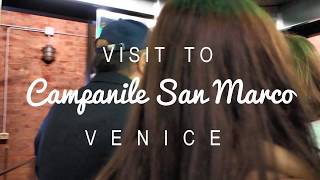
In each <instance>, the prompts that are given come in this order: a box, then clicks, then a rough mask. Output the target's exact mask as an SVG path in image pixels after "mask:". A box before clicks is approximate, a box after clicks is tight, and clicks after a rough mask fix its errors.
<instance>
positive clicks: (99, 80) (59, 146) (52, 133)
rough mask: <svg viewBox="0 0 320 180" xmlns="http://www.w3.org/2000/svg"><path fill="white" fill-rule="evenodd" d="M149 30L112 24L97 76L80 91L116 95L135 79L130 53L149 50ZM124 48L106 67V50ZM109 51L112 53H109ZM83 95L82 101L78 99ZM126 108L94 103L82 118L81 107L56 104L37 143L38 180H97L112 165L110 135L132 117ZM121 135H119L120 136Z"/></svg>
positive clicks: (100, 52)
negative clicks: (147, 48) (146, 43)
mask: <svg viewBox="0 0 320 180" xmlns="http://www.w3.org/2000/svg"><path fill="white" fill-rule="evenodd" d="M147 32H148V28H147V27H146V26H145V25H144V24H142V23H140V22H136V21H132V20H117V21H113V22H111V23H109V24H108V26H107V27H106V28H105V29H104V30H103V31H102V33H101V36H100V38H99V39H98V40H97V41H96V46H97V56H96V61H95V62H96V63H95V64H96V69H97V73H96V76H95V77H94V78H93V79H92V80H91V81H90V82H89V83H88V85H86V86H85V87H83V88H81V89H80V90H79V94H80V95H81V93H82V92H83V91H84V90H85V89H90V90H91V91H92V92H93V93H94V92H95V91H96V90H103V91H105V92H107V90H118V91H119V93H121V90H123V86H122V85H123V84H124V83H130V82H131V78H132V77H134V76H136V75H137V73H136V72H137V71H136V70H137V67H138V66H137V64H133V63H131V62H130V61H129V60H128V58H129V52H128V48H131V47H138V48H139V49H143V48H145V40H146V36H147ZM108 45H112V46H114V47H117V46H119V45H121V46H123V49H124V51H123V63H119V62H120V61H119V57H120V55H119V54H120V52H119V51H117V49H116V48H115V49H114V52H113V55H112V58H111V61H110V62H109V63H107V62H106V60H105V57H104V54H103V50H102V47H107V46H108ZM107 51H108V50H107ZM80 95H79V96H80ZM129 109H130V107H129V105H128V104H123V105H121V104H117V105H116V104H104V105H103V104H90V105H87V106H86V110H85V112H84V113H83V114H82V115H78V114H77V104H59V105H57V104H56V105H53V107H52V108H51V110H50V111H49V113H48V115H47V117H46V118H45V120H44V121H43V123H42V125H41V127H40V130H39V132H38V135H37V137H36V139H35V154H36V173H37V176H38V178H39V179H40V180H87V179H93V178H94V177H95V176H96V173H97V172H98V171H99V170H100V168H101V167H102V166H103V165H104V164H105V163H106V161H108V159H109V158H110V156H111V155H112V152H113V150H114V148H115V147H114V146H112V142H111V141H112V138H111V136H112V134H111V133H112V130H121V129H122V128H123V127H124V126H125V123H126V119H127V115H128V112H129ZM117 135H119V134H117Z"/></svg>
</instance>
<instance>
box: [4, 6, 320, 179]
mask: <svg viewBox="0 0 320 180" xmlns="http://www.w3.org/2000/svg"><path fill="white" fill-rule="evenodd" d="M257 2H258V3H259V5H261V6H262V7H263V8H265V9H266V10H267V11H268V12H269V13H270V14H271V15H272V17H273V19H274V22H275V23H276V25H277V28H278V29H279V30H281V31H288V32H292V33H295V34H299V35H302V36H305V37H308V38H309V40H310V41H311V42H312V43H313V44H314V45H315V46H316V47H317V48H318V49H319V50H320V1H318V0H258V1H257ZM163 3H164V1H162V0H160V1H156V0H153V1H138V0H0V7H1V8H0V13H1V16H0V132H1V133H0V172H2V175H0V180H20V179H21V180H22V179H23V180H25V179H27V180H29V179H30V180H33V179H35V174H34V170H33V168H34V167H33V166H34V160H33V155H34V149H33V141H34V137H35V135H36V133H37V131H38V128H39V126H40V123H41V122H42V120H43V118H44V117H45V115H46V114H47V112H48V110H49V107H50V106H49V105H46V106H42V107H39V108H35V107H31V106H29V105H28V104H27V102H26V91H27V89H28V87H29V85H30V84H31V82H32V81H34V80H35V79H37V78H40V77H43V78H45V79H46V80H47V81H48V84H49V90H50V89H78V88H79V87H81V86H83V85H84V84H86V82H87V81H88V79H89V77H90V74H92V73H94V70H93V68H92V66H91V64H92V60H93V57H94V50H95V48H94V42H95V39H96V38H97V37H99V35H100V32H101V29H102V28H104V27H107V25H108V22H110V21H112V20H115V19H119V18H122V19H135V20H138V21H141V22H143V23H145V24H146V25H147V26H148V27H149V28H150V29H152V27H153V26H154V25H155V24H156V20H157V16H158V15H159V13H160V11H161V8H162V7H163ZM47 92H48V91H47ZM44 97H46V95H45V94H44V95H37V96H35V97H34V98H35V99H39V100H40V99H42V98H44ZM317 128H318V131H320V125H318V127H317ZM57 133H59V132H57ZM3 170H5V171H3ZM0 174H1V173H0Z"/></svg>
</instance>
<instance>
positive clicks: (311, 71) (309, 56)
mask: <svg viewBox="0 0 320 180" xmlns="http://www.w3.org/2000/svg"><path fill="white" fill-rule="evenodd" d="M286 37H287V40H288V42H289V45H290V48H291V52H292V53H293V56H294V58H293V60H294V68H295V71H296V73H297V74H298V78H299V82H301V88H302V89H303V90H302V93H303V97H304V100H305V101H306V103H310V105H311V106H312V108H313V109H314V110H316V112H315V113H316V115H317V116H318V117H316V118H319V117H320V56H319V53H318V51H317V49H316V48H315V47H314V46H313V44H312V43H311V42H310V41H308V39H307V38H305V37H302V36H299V35H291V34H288V35H286ZM314 120H316V119H314Z"/></svg>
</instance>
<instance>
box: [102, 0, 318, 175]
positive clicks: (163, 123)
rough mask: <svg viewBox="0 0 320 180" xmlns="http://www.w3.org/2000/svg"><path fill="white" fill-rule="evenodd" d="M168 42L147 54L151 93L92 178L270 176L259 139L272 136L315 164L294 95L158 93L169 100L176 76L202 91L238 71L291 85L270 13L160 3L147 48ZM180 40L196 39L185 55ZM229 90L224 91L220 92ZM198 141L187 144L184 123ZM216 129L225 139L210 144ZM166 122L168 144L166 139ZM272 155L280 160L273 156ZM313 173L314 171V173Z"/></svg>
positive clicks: (250, 85)
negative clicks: (184, 96)
mask: <svg viewBox="0 0 320 180" xmlns="http://www.w3.org/2000/svg"><path fill="white" fill-rule="evenodd" d="M156 46H164V47H165V48H166V49H165V50H164V51H163V53H162V62H161V63H158V62H157V57H158V54H157V53H156V52H155V51H152V52H149V53H150V55H149V62H148V64H147V67H146V71H145V76H144V78H143V84H142V88H143V89H145V90H146V91H147V93H148V96H149V97H150V98H151V101H149V102H148V103H147V104H145V105H136V106H135V107H134V110H133V113H132V114H131V118H130V120H129V124H128V126H127V128H126V131H125V132H124V135H123V142H122V146H121V147H119V148H118V149H117V151H116V153H115V154H114V156H113V158H112V159H111V161H110V162H109V163H108V165H107V166H106V167H105V168H103V170H102V171H101V173H100V175H99V176H98V178H97V179H99V180H102V179H121V180H123V179H130V180H189V179H190V180H194V179H198V180H208V179H216V180H242V179H245V177H246V176H247V175H248V173H249V172H252V171H257V172H258V174H259V176H258V177H259V179H266V173H267V170H269V169H270V168H271V169H272V167H269V165H268V163H267V161H268V160H267V159H266V156H265V154H266V153H270V154H272V153H271V152H265V146H264V144H265V143H266V142H267V143H270V144H276V145H279V146H281V147H283V148H285V149H288V150H290V152H291V153H293V154H294V155H296V156H297V157H299V158H301V159H302V160H303V161H304V162H305V163H306V164H307V165H308V167H310V169H311V170H312V171H313V172H319V167H320V164H319V157H318V154H317V153H318V151H317V149H316V147H315V145H314V142H313V140H312V139H311V135H310V132H309V130H308V127H307V123H306V122H307V120H308V119H310V117H309V116H308V115H307V114H306V113H305V111H304V108H303V106H302V104H301V103H300V101H299V99H295V100H294V101H293V102H292V103H290V104H288V105H285V104H279V105H275V104H272V103H268V102H265V103H264V104H258V105H253V104H251V105H240V104H238V103H237V102H236V101H233V102H232V103H231V104H227V103H226V102H222V103H220V104H215V103H214V101H212V102H210V103H206V104H203V105H201V104H189V105H186V104H183V105H182V104H179V103H175V104H174V105H172V106H168V107H165V106H161V105H159V104H158V103H157V102H156V101H155V100H156V96H157V95H161V96H162V98H163V99H167V100H170V99H171V96H169V95H168V94H167V93H165V92H163V91H161V89H160V88H159V83H160V81H161V80H163V79H166V78H172V79H174V80H176V81H177V83H178V88H177V89H176V90H175V92H176V93H179V92H181V91H182V90H183V89H189V90H194V89H205V90H206V94H207V96H209V97H215V96H216V93H217V89H215V88H212V87H211V83H212V82H213V81H214V80H216V79H221V80H222V81H224V80H226V79H231V80H236V79H242V80H243V82H244V86H245V90H244V91H245V92H247V91H248V90H250V89H257V90H259V89H271V90H274V89H281V90H285V89H294V88H295V85H293V82H294V80H293V79H292V77H293V76H292V75H291V74H292V72H291V71H290V69H289V67H290V66H291V64H288V63H289V62H290V61H287V59H288V58H292V57H291V55H290V52H289V47H288V45H287V43H286V40H285V38H284V36H283V35H282V34H281V33H280V32H278V31H277V30H276V28H275V26H274V24H273V21H272V19H271V18H270V17H269V16H268V15H267V14H266V13H265V12H264V11H263V10H262V9H260V8H259V7H258V6H257V5H256V4H255V3H253V2H251V1H249V0H239V1H235V0H201V1H200V0H172V1H169V2H167V3H166V5H165V6H164V8H163V10H162V12H161V14H160V16H159V18H158V22H157V25H156V27H155V28H154V30H153V33H152V35H151V38H150V43H149V49H153V47H156ZM185 46H194V47H195V50H194V51H193V52H192V54H191V59H192V61H191V62H190V63H188V62H187V59H188V57H187V53H186V50H184V47H185ZM202 47H210V48H211V49H213V53H214V60H213V61H211V62H209V63H204V62H202V61H201V59H200V57H199V51H200V48H202ZM223 97H224V98H225V97H226V93H225V94H223ZM189 129H191V130H193V131H194V132H195V136H194V139H195V143H194V144H193V146H186V145H184V143H183V140H182V137H183V133H184V132H185V131H186V130H189ZM212 129H220V130H221V134H220V135H221V146H220V147H212V146H210V144H209V143H210V130H212ZM137 130H149V136H150V142H149V145H148V146H138V145H137ZM164 130H167V132H168V146H164V143H163V142H164V136H163V134H164ZM274 160H275V161H276V159H274ZM315 174H316V173H315Z"/></svg>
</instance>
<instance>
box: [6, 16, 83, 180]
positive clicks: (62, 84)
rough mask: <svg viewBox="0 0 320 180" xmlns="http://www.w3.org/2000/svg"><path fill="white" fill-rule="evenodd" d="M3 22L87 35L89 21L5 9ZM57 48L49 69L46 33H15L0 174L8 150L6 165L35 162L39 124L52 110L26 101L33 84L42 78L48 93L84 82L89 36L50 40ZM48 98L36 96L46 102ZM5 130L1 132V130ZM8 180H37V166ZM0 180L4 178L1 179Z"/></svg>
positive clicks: (11, 38) (74, 86)
mask: <svg viewBox="0 0 320 180" xmlns="http://www.w3.org/2000/svg"><path fill="white" fill-rule="evenodd" d="M1 13H2V22H1V23H3V24H11V25H18V26H28V27H32V28H40V29H44V27H45V26H52V27H54V28H55V30H56V31H59V32H66V33H72V34H79V35H84V36H86V35H87V30H88V25H87V24H86V23H80V22H74V21H69V20H62V19H56V18H49V17H44V16H37V15H31V14H25V13H18V12H11V11H2V12H1ZM5 40H6V28H5V27H2V26H1V27H0V122H1V124H0V128H2V117H3V87H4V85H3V82H4V81H3V79H4V76H3V75H4V55H5ZM51 42H52V44H53V46H54V47H55V48H56V61H55V62H53V63H52V64H50V65H47V64H45V63H44V62H43V61H42V60H41V56H42V52H41V49H42V47H44V46H45V45H46V44H47V43H48V37H46V36H45V35H44V34H43V33H38V32H30V31H21V30H11V33H10V46H9V47H10V55H9V83H8V115H7V121H8V122H7V131H8V132H9V133H10V139H9V141H8V142H7V144H0V170H2V169H3V168H4V165H5V163H4V159H5V154H4V151H5V148H8V166H12V165H15V164H17V163H19V162H22V161H25V160H27V159H29V158H31V157H32V156H33V154H34V149H33V141H34V137H35V135H36V133H37V131H38V128H39V125H40V123H41V122H42V120H43V118H44V117H45V115H46V114H47V112H48V109H49V107H50V106H49V105H46V106H44V107H39V108H35V107H31V106H29V105H28V104H27V101H26V91H27V88H28V87H29V85H30V84H31V82H32V81H33V80H35V79H37V78H40V77H44V78H45V79H46V80H47V81H48V84H49V89H53V88H55V89H77V88H79V87H80V86H82V85H83V84H84V81H85V66H86V57H87V38H85V37H75V36H69V35H58V34H56V35H54V37H53V38H52V40H51ZM42 97H45V95H42V96H37V97H36V98H42ZM0 130H1V129H0ZM6 179H7V180H29V179H34V171H33V165H31V164H30V165H27V166H24V167H23V168H19V169H18V170H16V171H14V172H12V173H10V174H8V175H7V177H6ZM0 180H5V178H4V177H0Z"/></svg>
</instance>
